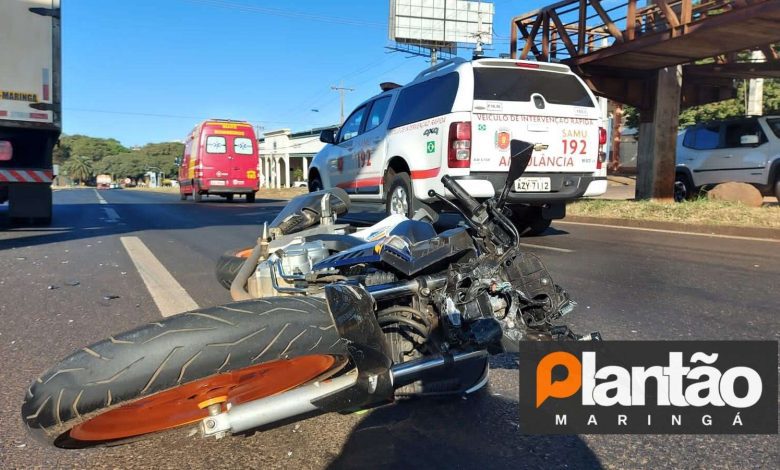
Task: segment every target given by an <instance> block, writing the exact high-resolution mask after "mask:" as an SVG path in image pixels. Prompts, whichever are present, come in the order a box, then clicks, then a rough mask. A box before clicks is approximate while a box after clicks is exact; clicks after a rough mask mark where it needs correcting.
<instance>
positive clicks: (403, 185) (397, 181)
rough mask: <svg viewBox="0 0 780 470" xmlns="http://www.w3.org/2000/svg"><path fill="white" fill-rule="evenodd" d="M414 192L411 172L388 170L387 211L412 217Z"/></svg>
mask: <svg viewBox="0 0 780 470" xmlns="http://www.w3.org/2000/svg"><path fill="white" fill-rule="evenodd" d="M413 202H414V193H413V192H412V179H411V178H410V177H409V173H396V172H395V171H393V170H388V171H387V174H386V175H385V213H386V214H387V215H393V214H402V215H405V216H406V217H409V218H411V217H412V215H414V203H413Z"/></svg>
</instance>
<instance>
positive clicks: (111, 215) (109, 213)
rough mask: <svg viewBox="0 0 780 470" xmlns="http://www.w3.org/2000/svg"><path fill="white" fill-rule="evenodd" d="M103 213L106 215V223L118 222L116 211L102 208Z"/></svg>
mask: <svg viewBox="0 0 780 470" xmlns="http://www.w3.org/2000/svg"><path fill="white" fill-rule="evenodd" d="M103 211H104V212H105V213H106V217H108V218H107V219H106V222H110V223H117V222H119V214H117V213H116V210H114V209H113V208H111V207H104V208H103Z"/></svg>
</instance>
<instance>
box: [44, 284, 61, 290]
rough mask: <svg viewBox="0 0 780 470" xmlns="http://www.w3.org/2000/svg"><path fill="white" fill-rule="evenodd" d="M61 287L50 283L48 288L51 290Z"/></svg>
mask: <svg viewBox="0 0 780 470" xmlns="http://www.w3.org/2000/svg"><path fill="white" fill-rule="evenodd" d="M59 288H60V286H55V285H51V284H50V285H49V287H47V289H49V290H54V289H59Z"/></svg>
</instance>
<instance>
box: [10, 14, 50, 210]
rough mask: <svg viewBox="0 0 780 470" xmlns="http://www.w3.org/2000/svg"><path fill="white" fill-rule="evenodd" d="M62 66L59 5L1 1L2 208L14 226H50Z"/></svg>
mask: <svg viewBox="0 0 780 470" xmlns="http://www.w3.org/2000/svg"><path fill="white" fill-rule="evenodd" d="M60 64H61V59H60V0H0V204H2V203H5V202H6V201H7V202H8V205H9V207H8V215H9V217H10V218H11V220H12V222H17V223H35V224H42V225H47V224H49V223H50V222H51V217H52V194H51V184H52V179H53V177H54V174H53V165H52V151H53V149H54V145H55V144H56V143H57V139H58V138H59V135H60V131H61V128H62V107H61V93H60V90H61V76H60V70H61V68H60Z"/></svg>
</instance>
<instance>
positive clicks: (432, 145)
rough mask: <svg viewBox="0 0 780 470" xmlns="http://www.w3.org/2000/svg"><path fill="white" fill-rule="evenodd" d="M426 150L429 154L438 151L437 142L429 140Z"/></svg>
mask: <svg viewBox="0 0 780 470" xmlns="http://www.w3.org/2000/svg"><path fill="white" fill-rule="evenodd" d="M426 150H427V151H428V153H433V152H435V151H436V141H435V140H429V141H428V145H427V146H426Z"/></svg>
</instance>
